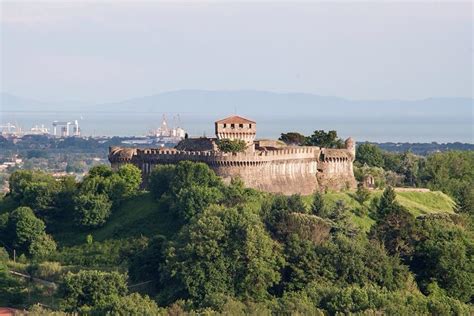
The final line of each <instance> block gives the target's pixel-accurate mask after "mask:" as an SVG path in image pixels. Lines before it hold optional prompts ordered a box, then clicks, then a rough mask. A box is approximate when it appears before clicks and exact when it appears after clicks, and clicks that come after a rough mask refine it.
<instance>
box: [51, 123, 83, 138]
mask: <svg viewBox="0 0 474 316" xmlns="http://www.w3.org/2000/svg"><path fill="white" fill-rule="evenodd" d="M53 135H54V136H58V137H70V136H81V129H80V128H79V122H78V121H77V120H75V121H74V122H64V121H54V122H53Z"/></svg>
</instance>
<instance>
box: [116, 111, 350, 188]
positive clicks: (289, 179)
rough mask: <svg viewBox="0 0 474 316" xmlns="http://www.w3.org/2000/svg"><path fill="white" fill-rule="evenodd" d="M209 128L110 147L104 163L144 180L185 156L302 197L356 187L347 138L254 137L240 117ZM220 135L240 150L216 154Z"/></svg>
mask: <svg viewBox="0 0 474 316" xmlns="http://www.w3.org/2000/svg"><path fill="white" fill-rule="evenodd" d="M215 131H216V138H187V139H184V140H182V141H181V142H180V143H179V144H178V145H177V146H176V147H175V148H150V149H139V148H124V147H110V148H109V161H110V163H111V165H112V168H114V169H117V168H118V167H120V166H121V165H122V164H126V163H131V164H133V165H135V166H137V167H138V168H140V170H141V171H142V177H143V183H144V184H146V183H147V179H148V176H149V175H150V173H151V171H152V170H153V168H154V166H156V165H161V164H176V163H178V162H180V161H184V160H189V161H196V162H203V163H206V164H207V165H209V167H210V168H211V169H212V170H214V171H215V172H216V174H217V175H218V176H220V177H221V178H222V179H223V180H224V181H225V182H230V181H231V179H232V178H237V177H238V178H240V179H242V181H243V182H244V183H245V185H246V186H247V187H251V188H255V189H258V190H262V191H266V192H273V193H282V194H286V195H290V194H296V193H299V194H304V195H307V194H311V193H313V192H314V191H317V190H326V189H330V190H341V189H346V188H353V187H355V186H356V181H355V178H354V172H353V166H352V163H353V161H354V159H355V142H354V140H353V139H352V138H348V139H347V140H346V141H345V148H343V149H332V148H320V147H315V146H287V145H286V144H284V143H282V142H280V141H273V140H255V136H256V132H257V124H256V123H255V122H254V121H251V120H248V119H245V118H243V117H240V116H231V117H228V118H226V119H223V120H220V121H217V122H215ZM223 139H230V140H236V139H238V140H242V141H244V142H245V145H246V148H245V150H244V151H242V152H238V153H226V152H222V151H221V150H219V147H218V142H219V140H223Z"/></svg>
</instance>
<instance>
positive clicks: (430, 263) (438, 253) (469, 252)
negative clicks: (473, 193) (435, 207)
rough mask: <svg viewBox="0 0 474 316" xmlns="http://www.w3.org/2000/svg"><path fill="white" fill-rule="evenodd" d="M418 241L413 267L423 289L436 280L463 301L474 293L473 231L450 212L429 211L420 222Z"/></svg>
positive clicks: (411, 265) (417, 228) (411, 264)
mask: <svg viewBox="0 0 474 316" xmlns="http://www.w3.org/2000/svg"><path fill="white" fill-rule="evenodd" d="M416 234H417V236H418V241H417V242H416V245H415V251H414V253H413V258H412V260H411V262H410V267H411V269H412V270H413V271H414V273H415V274H416V276H417V281H418V284H419V285H420V287H421V288H422V290H424V291H425V292H426V291H428V290H429V286H430V285H431V284H432V283H433V282H436V284H437V285H439V286H440V287H441V288H442V289H444V290H445V291H446V293H447V294H448V295H449V296H451V297H454V298H456V299H459V300H460V301H462V302H472V299H473V295H474V242H473V240H472V237H471V236H470V232H466V230H465V228H464V227H462V226H459V225H457V224H455V221H453V220H452V219H450V218H449V217H447V216H436V215H429V216H426V217H424V218H420V219H419V220H417V222H416Z"/></svg>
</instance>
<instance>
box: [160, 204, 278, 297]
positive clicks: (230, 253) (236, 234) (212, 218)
mask: <svg viewBox="0 0 474 316" xmlns="http://www.w3.org/2000/svg"><path fill="white" fill-rule="evenodd" d="M281 259H282V258H281V255H280V252H279V250H278V245H277V244H276V243H275V242H274V241H273V240H272V239H271V238H270V236H268V234H267V233H266V232H265V229H264V227H263V225H262V223H261V221H260V219H259V217H258V215H256V214H253V213H251V212H250V211H248V210H246V209H241V210H237V209H234V208H228V209H225V208H220V207H217V206H214V207H211V208H209V209H207V210H206V211H205V212H204V213H202V214H201V215H199V216H197V217H195V218H194V219H193V220H192V221H191V223H190V224H189V226H185V227H184V228H183V229H182V230H181V232H180V236H179V239H178V240H177V241H176V243H172V244H171V245H170V247H169V248H168V250H167V260H166V262H167V263H168V264H167V268H166V271H168V273H169V275H174V278H175V279H176V281H179V283H180V284H181V288H182V291H184V293H186V295H187V296H189V297H190V298H191V299H192V300H193V302H195V303H196V304H197V305H200V306H206V305H209V304H211V303H212V302H214V301H215V299H216V298H218V297H219V295H230V296H235V297H239V298H242V299H249V300H257V301H260V300H263V299H264V298H266V296H267V290H268V288H270V287H271V286H272V285H274V284H275V283H276V282H278V281H279V278H280V275H279V272H278V270H279V268H280V266H281V263H282V261H281ZM211 305H212V304H211Z"/></svg>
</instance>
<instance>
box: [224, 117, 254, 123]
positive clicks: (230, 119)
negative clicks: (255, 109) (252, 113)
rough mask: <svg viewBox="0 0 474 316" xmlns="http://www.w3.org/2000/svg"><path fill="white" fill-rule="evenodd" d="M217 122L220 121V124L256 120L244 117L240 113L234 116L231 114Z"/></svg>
mask: <svg viewBox="0 0 474 316" xmlns="http://www.w3.org/2000/svg"><path fill="white" fill-rule="evenodd" d="M216 123H219V124H224V123H225V124H232V123H234V124H244V123H253V124H255V122H254V121H251V120H248V119H246V118H243V117H241V116H238V115H234V116H229V117H226V118H225V119H222V120H219V121H217V122H216Z"/></svg>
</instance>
